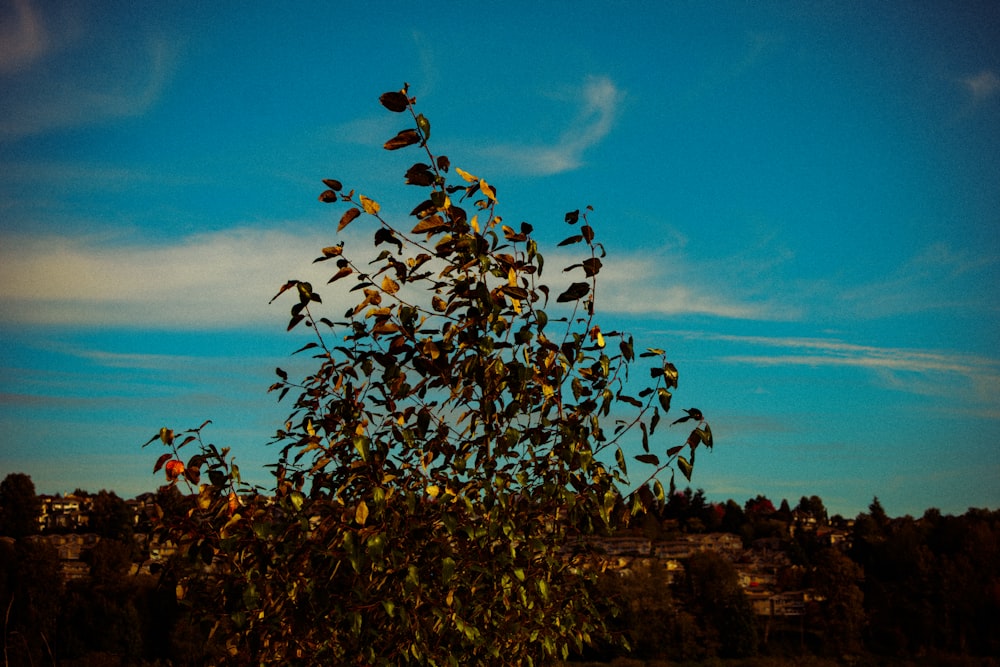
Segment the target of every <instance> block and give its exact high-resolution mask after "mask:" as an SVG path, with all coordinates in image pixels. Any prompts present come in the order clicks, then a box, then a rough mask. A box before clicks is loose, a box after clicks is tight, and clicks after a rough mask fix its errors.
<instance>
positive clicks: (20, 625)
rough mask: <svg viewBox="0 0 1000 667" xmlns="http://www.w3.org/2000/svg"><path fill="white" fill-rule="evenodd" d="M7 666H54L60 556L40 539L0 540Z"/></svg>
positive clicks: (60, 595) (59, 601)
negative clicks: (11, 542)
mask: <svg viewBox="0 0 1000 667" xmlns="http://www.w3.org/2000/svg"><path fill="white" fill-rule="evenodd" d="M0 570H2V574H0V579H2V580H3V582H4V584H3V586H2V587H0V592H2V593H3V597H2V598H0V605H2V609H3V612H4V624H3V630H4V636H3V639H4V659H5V662H4V664H5V665H31V664H36V665H39V664H53V662H54V660H53V658H54V655H55V654H54V651H55V650H56V648H57V647H56V645H55V641H56V620H57V618H58V613H59V606H60V604H61V601H62V578H61V576H60V566H59V553H58V551H56V549H55V547H53V546H52V545H50V544H49V543H48V542H46V541H45V540H43V539H40V538H38V537H26V538H22V539H19V540H17V542H15V543H14V544H5V543H4V542H3V541H0Z"/></svg>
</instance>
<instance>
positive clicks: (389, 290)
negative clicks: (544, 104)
mask: <svg viewBox="0 0 1000 667" xmlns="http://www.w3.org/2000/svg"><path fill="white" fill-rule="evenodd" d="M382 291H383V292H385V293H386V294H395V293H396V292H398V291H399V283H397V282H396V281H395V280H393V279H392V278H390V277H389V276H383V277H382Z"/></svg>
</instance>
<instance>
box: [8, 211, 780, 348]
mask: <svg viewBox="0 0 1000 667" xmlns="http://www.w3.org/2000/svg"><path fill="white" fill-rule="evenodd" d="M302 228H319V226H317V225H314V224H311V223H306V222H302V223H299V222H285V223H280V224H275V225H273V226H272V227H271V228H270V229H267V230H265V229H257V228H249V227H244V228H237V229H231V230H226V231H220V232H214V233H210V234H199V235H194V236H190V237H187V238H184V239H181V240H179V241H177V242H173V243H166V244H160V245H152V244H149V245H144V244H141V243H132V244H129V245H122V244H121V243H120V242H115V243H112V242H111V241H109V240H108V239H106V238H103V237H98V236H94V237H79V238H74V237H56V236H50V237H43V238H38V237H32V236H27V235H17V234H8V235H6V236H4V237H2V238H0V313H2V319H3V321H5V322H6V323H8V324H37V325H59V326H97V327H130V328H151V329H176V330H211V329H216V328H217V329H228V328H237V327H244V326H256V325H263V324H267V325H269V326H273V325H274V324H275V323H276V322H280V321H281V318H282V317H283V316H284V313H285V312H286V308H285V302H284V301H283V300H282V299H279V300H278V301H277V302H276V303H275V304H273V305H268V299H270V297H271V296H273V295H274V294H275V292H276V291H277V290H278V288H279V287H280V286H281V285H282V284H284V283H285V281H287V280H288V279H290V278H292V277H295V278H297V279H301V280H309V281H312V282H313V284H314V285H315V287H316V289H317V290H318V291H319V292H320V293H321V294H322V295H323V300H324V306H325V309H326V310H327V311H328V312H334V313H339V312H343V310H345V309H347V308H349V307H352V306H353V305H354V302H355V299H354V297H355V296H356V295H355V294H352V293H349V292H348V291H347V290H346V289H344V288H343V287H341V284H339V283H338V284H336V285H333V286H330V287H326V281H327V280H328V279H329V277H330V275H331V274H332V273H333V268H331V265H330V264H329V263H320V264H310V263H309V261H310V259H311V258H313V257H316V256H317V255H318V254H319V250H320V248H322V247H323V246H324V245H329V242H330V240H329V238H323V237H322V236H321V235H319V234H315V235H304V234H302V233H300V232H298V231H289V230H298V229H302ZM339 239H340V240H344V241H345V242H346V243H347V248H348V251H350V252H351V253H352V254H355V255H358V254H360V256H359V259H360V261H362V262H364V261H367V260H368V259H369V257H368V255H372V256H374V254H375V253H376V251H377V250H378V249H375V248H372V247H371V241H370V239H368V238H367V234H366V233H365V232H361V231H352V229H350V228H349V229H347V230H345V231H344V233H342V234H341V235H340V237H339ZM578 262H579V258H578V257H576V256H575V255H571V254H570V253H568V252H565V251H563V252H553V253H550V254H547V255H546V269H547V271H546V273H545V282H546V283H548V284H549V285H550V287H551V289H552V294H553V295H555V294H558V293H559V292H560V291H561V290H562V289H563V288H565V287H566V286H568V284H569V283H570V282H571V281H573V280H579V279H580V278H581V277H582V272H580V270H576V272H570V273H566V272H563V271H562V270H561V269H562V268H563V267H566V266H570V265H571V264H575V263H578ZM684 266H685V262H684V260H683V257H681V256H680V254H674V255H673V256H671V257H669V258H665V257H663V256H660V255H658V254H656V253H653V254H650V253H649V251H648V250H645V249H644V250H643V251H642V252H641V253H640V252H635V253H627V254H616V255H615V257H614V258H613V259H612V260H609V261H608V262H607V263H606V267H605V268H604V269H603V270H602V271H601V273H600V274H599V275H598V293H597V297H598V309H599V310H600V312H602V313H619V314H629V315H645V316H668V315H685V314H697V315H709V316H714V317H720V318H740V319H760V320H768V319H777V318H780V317H782V316H783V315H787V314H788V313H785V312H784V311H783V310H782V308H783V307H782V306H781V305H780V304H776V303H773V302H770V301H767V300H761V299H755V298H753V297H752V295H748V296H745V297H743V296H740V294H741V291H740V290H739V289H738V286H737V285H736V284H735V282H736V279H735V278H734V279H733V281H732V283H733V284H730V283H729V282H727V281H726V280H722V281H714V282H713V281H709V280H706V279H704V278H702V277H701V276H700V275H699V274H698V273H697V272H687V273H685V269H684ZM578 273H579V275H577V274H578ZM708 273H709V274H711V273H712V272H711V271H709V272H708ZM696 275H697V276H698V278H697V280H692V279H690V278H686V277H685V276H696ZM344 284H346V283H344ZM289 307H290V306H289Z"/></svg>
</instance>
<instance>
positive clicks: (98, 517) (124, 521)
mask: <svg viewBox="0 0 1000 667" xmlns="http://www.w3.org/2000/svg"><path fill="white" fill-rule="evenodd" d="M133 526H134V519H133V516H132V510H131V508H129V506H128V503H127V502H125V501H124V500H122V499H121V498H119V497H118V495H117V494H116V493H115V492H114V491H105V490H103V489H102V490H101V491H99V492H98V493H97V495H95V496H94V497H93V501H92V504H91V508H90V529H91V531H93V532H95V533H97V534H98V535H99V536H101V537H104V538H108V539H112V540H118V541H120V542H130V541H131V540H132V533H133Z"/></svg>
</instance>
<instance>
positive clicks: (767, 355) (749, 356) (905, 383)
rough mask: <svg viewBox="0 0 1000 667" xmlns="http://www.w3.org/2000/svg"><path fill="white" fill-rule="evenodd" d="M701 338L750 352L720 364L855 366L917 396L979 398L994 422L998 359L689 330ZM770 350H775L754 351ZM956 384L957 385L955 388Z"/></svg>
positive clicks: (725, 356) (730, 356)
mask: <svg viewBox="0 0 1000 667" xmlns="http://www.w3.org/2000/svg"><path fill="white" fill-rule="evenodd" d="M686 335H688V336H690V337H697V338H698V339H700V340H715V341H719V342H724V343H733V344H736V345H738V346H740V347H742V348H744V349H746V350H747V351H743V352H739V353H735V354H722V355H720V357H719V360H720V361H723V362H727V363H734V364H749V365H753V366H769V367H775V366H809V367H814V368H823V367H853V368H861V369H866V370H869V371H872V372H873V373H875V374H876V376H877V377H878V378H879V380H880V382H881V383H882V384H883V385H884V386H885V387H887V388H891V389H896V390H899V391H906V392H910V393H916V394H926V395H935V394H938V395H940V394H947V393H949V392H955V391H962V392H966V393H967V394H968V395H970V396H974V397H975V401H974V403H973V404H977V405H979V406H980V407H979V409H978V411H977V413H976V414H977V416H980V417H986V418H993V419H996V418H998V417H1000V412H998V408H1000V406H998V404H997V397H996V387H998V386H1000V359H996V358H990V357H983V356H976V355H966V354H956V353H952V352H948V351H940V350H917V349H906V348H899V347H878V346H872V345H859V344H856V343H850V342H846V341H842V340H838V339H833V338H809V337H805V338H798V337H768V336H743V335H729V334H718V333H710V332H697V333H694V332H691V333H689V334H686ZM761 348H769V349H773V350H776V352H764V351H757V352H755V351H754V349H758V350H759V349H761ZM956 380H957V381H958V384H959V385H961V386H957V385H956Z"/></svg>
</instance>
